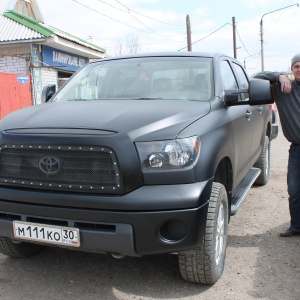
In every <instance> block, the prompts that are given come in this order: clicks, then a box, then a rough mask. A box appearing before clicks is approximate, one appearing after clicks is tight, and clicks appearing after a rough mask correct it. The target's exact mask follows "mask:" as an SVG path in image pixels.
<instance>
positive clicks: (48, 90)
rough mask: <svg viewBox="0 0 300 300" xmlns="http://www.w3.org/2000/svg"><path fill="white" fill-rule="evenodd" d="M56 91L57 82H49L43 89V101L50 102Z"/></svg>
mask: <svg viewBox="0 0 300 300" xmlns="http://www.w3.org/2000/svg"><path fill="white" fill-rule="evenodd" d="M55 92H56V85H55V84H53V85H52V84H49V85H46V86H44V87H43V90H42V103H46V102H48V101H49V100H50V99H51V97H52V96H53V95H54V94H55Z"/></svg>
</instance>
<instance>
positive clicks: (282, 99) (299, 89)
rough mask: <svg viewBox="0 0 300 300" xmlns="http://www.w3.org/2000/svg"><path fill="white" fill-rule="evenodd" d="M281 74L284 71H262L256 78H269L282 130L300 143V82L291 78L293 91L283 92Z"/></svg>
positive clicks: (288, 136)
mask: <svg viewBox="0 0 300 300" xmlns="http://www.w3.org/2000/svg"><path fill="white" fill-rule="evenodd" d="M280 74H282V73H279V72H261V73H258V74H257V75H255V76H254V78H260V79H265V80H269V81H270V83H271V84H273V86H274V88H275V103H276V106H277V109H278V113H279V117H280V122H281V127H282V132H283V134H284V136H285V137H286V139H287V140H288V141H289V142H291V143H294V144H299V145H300V82H298V81H295V80H293V79H291V82H292V91H291V92H290V93H289V94H285V93H283V92H281V85H280V82H279V81H278V78H279V75H280Z"/></svg>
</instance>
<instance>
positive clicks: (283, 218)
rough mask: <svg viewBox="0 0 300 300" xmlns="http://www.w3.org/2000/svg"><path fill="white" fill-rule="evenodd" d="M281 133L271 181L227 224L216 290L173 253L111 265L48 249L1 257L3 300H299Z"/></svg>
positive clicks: (299, 240)
mask: <svg viewBox="0 0 300 300" xmlns="http://www.w3.org/2000/svg"><path fill="white" fill-rule="evenodd" d="M288 147H289V144H288V143H287V142H286V140H285V139H284V138H283V136H282V133H281V132H280V133H279V136H278V138H277V139H276V140H274V141H272V145H271V179H270V181H269V183H268V184H267V185H266V186H264V187H252V188H251V189H250V191H249V194H248V195H247V197H246V199H245V200H244V202H243V203H242V204H241V206H240V208H239V211H238V213H237V215H236V216H234V217H232V219H231V222H230V224H229V241H228V248H227V257H226V267H225V271H224V273H223V276H222V278H221V279H220V280H219V281H218V282H217V283H216V284H215V285H214V286H203V285H198V284H192V283H188V282H185V281H183V280H182V279H181V277H180V274H179V270H178V266H177V257H176V256H175V255H157V256H149V257H142V258H124V259H121V260H116V259H113V258H112V257H110V256H108V255H97V254H86V253H79V252H75V251H67V250H64V249H56V248H48V249H46V250H45V251H43V252H42V253H40V254H39V255H37V256H35V257H33V258H31V259H12V258H9V257H6V256H4V255H2V254H0V299H1V300H29V299H33V300H43V299H47V300H48V299H53V300H54V299H55V300H58V299H82V300H83V299H84V300H85V299H93V300H94V299H103V300H110V299H119V300H141V299H143V300H146V299H147V300H148V299H178V300H180V299H185V300H187V299H190V300H195V299H201V300H202V299H203V300H205V299H207V300H211V299H231V300H244V299H261V300H265V299H271V300H285V299H287V300H296V299H299V298H300V284H299V283H300V252H299V249H300V236H299V237H298V236H296V237H292V238H281V237H279V233H280V232H281V231H282V230H283V229H285V228H287V227H288V225H289V213H288V201H287V192H286V166H287V156H288Z"/></svg>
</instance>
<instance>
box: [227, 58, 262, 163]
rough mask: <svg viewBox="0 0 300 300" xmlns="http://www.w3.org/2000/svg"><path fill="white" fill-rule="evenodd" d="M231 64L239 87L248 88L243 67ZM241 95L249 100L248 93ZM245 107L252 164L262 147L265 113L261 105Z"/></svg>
mask: <svg viewBox="0 0 300 300" xmlns="http://www.w3.org/2000/svg"><path fill="white" fill-rule="evenodd" d="M232 65H233V69H234V71H235V73H236V77H237V79H238V83H239V86H240V88H242V89H248V88H249V84H248V79H247V77H246V74H245V72H244V70H243V68H242V67H241V66H240V65H238V64H236V63H232ZM243 97H244V100H249V94H244V95H243ZM247 109H248V110H249V112H250V114H251V116H250V118H249V121H250V123H251V125H252V139H251V148H250V161H251V166H252V165H253V164H254V163H255V162H256V159H257V157H258V156H259V154H260V153H261V150H262V147H263V142H264V136H263V135H264V131H263V130H262V128H264V119H265V113H266V112H264V109H266V107H265V106H262V105H258V106H247Z"/></svg>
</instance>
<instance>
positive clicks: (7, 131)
mask: <svg viewBox="0 0 300 300" xmlns="http://www.w3.org/2000/svg"><path fill="white" fill-rule="evenodd" d="M43 98H44V99H45V102H46V103H44V104H42V105H37V106H33V107H30V108H25V109H21V110H18V111H16V112H14V113H11V114H10V115H8V116H7V117H5V118H4V119H3V120H2V121H1V122H0V149H1V155H0V251H1V252H2V253H3V254H5V255H8V256H11V257H29V256H32V255H34V254H36V253H38V252H39V251H40V250H41V249H42V248H43V247H45V246H57V247H65V248H68V249H73V250H79V251H85V252H95V253H107V254H111V255H112V256H113V257H118V258H119V257H123V256H142V255H149V254H160V253H161V254H163V253H176V254H177V255H178V262H179V270H180V273H181V275H182V277H183V278H184V279H185V280H188V281H192V282H198V283H203V284H214V283H215V282H216V281H217V280H218V279H219V278H220V276H221V275H222V272H223V268H224V263H225V255H226V240H227V232H228V222H229V218H230V216H231V215H234V214H235V213H236V212H237V210H238V206H239V205H240V203H241V201H242V200H243V198H244V196H245V195H246V193H247V191H248V189H249V188H250V187H251V186H252V184H253V183H256V184H259V185H264V184H266V183H267V182H268V178H269V170H270V139H271V137H272V126H271V112H270V107H269V105H266V104H268V103H271V102H272V94H271V88H270V85H269V82H268V81H264V80H258V79H249V77H248V76H247V74H246V72H245V71H244V69H243V67H242V65H241V64H240V63H239V62H238V61H237V60H235V59H233V58H230V57H228V56H226V55H222V54H215V53H214V54H211V53H194V52H187V53H150V54H149V53H148V54H144V55H142V54H139V55H131V56H123V57H114V58H108V59H102V60H99V61H96V62H91V63H89V64H88V65H86V66H85V67H83V68H82V69H81V70H80V71H78V72H77V73H76V74H75V75H74V76H73V77H72V78H71V79H70V80H69V81H68V82H67V83H66V84H65V85H64V86H63V87H62V88H61V89H60V90H59V91H58V92H55V90H54V87H53V86H47V87H45V88H44V93H43Z"/></svg>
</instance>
